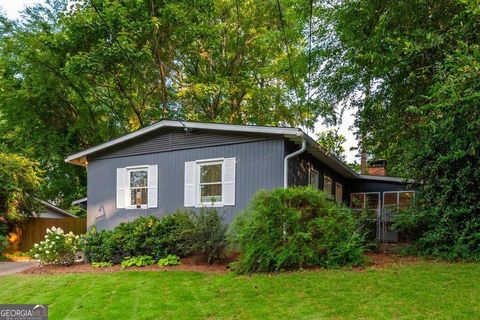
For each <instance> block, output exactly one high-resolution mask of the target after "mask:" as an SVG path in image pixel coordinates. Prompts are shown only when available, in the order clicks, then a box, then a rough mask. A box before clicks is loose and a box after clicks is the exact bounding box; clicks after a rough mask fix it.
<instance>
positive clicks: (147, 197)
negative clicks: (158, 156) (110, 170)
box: [116, 164, 158, 209]
mask: <svg viewBox="0 0 480 320" xmlns="http://www.w3.org/2000/svg"><path fill="white" fill-rule="evenodd" d="M157 199H158V165H156V164H154V165H141V166H134V167H124V168H117V188H116V207H117V209H147V208H156V207H157Z"/></svg>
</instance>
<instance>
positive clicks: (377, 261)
mask: <svg viewBox="0 0 480 320" xmlns="http://www.w3.org/2000/svg"><path fill="white" fill-rule="evenodd" d="M366 256H367V258H368V260H369V263H368V264H367V266H364V267H358V268H354V269H353V270H354V271H359V272H362V271H365V270H368V269H372V268H373V269H382V268H386V267H389V266H392V265H399V264H417V263H419V262H421V261H422V260H421V259H420V258H418V257H413V256H400V255H397V254H390V253H367V254H366ZM181 262H182V263H181V264H180V265H178V266H168V267H158V266H157V265H152V266H148V267H129V268H125V269H122V268H121V266H120V265H114V266H112V267H106V268H94V267H92V266H91V265H90V264H89V263H75V264H73V265H71V266H68V267H65V266H56V265H45V266H37V267H33V268H30V269H27V270H25V271H23V272H22V274H62V273H85V272H91V273H102V272H119V271H152V272H154V271H157V272H162V271H163V272H164V271H190V272H203V273H227V272H228V271H229V267H228V263H225V264H213V265H209V264H206V263H198V259H195V258H194V257H191V258H184V259H181ZM312 270H319V271H321V270H322V269H317V268H314V269H312Z"/></svg>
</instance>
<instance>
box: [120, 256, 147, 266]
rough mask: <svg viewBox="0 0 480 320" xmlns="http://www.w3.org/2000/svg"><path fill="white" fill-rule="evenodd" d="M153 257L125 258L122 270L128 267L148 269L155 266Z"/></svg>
mask: <svg viewBox="0 0 480 320" xmlns="http://www.w3.org/2000/svg"><path fill="white" fill-rule="evenodd" d="M154 263H155V261H154V260H153V258H152V257H151V256H136V257H125V258H124V259H123V261H122V268H127V267H146V266H151V265H152V264H154Z"/></svg>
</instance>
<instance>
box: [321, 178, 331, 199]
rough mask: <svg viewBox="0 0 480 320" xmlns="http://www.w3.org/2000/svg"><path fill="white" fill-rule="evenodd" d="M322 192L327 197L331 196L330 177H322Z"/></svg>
mask: <svg viewBox="0 0 480 320" xmlns="http://www.w3.org/2000/svg"><path fill="white" fill-rule="evenodd" d="M323 191H324V192H325V193H326V194H327V195H329V196H330V195H332V179H330V177H327V176H324V177H323Z"/></svg>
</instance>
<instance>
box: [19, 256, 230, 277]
mask: <svg viewBox="0 0 480 320" xmlns="http://www.w3.org/2000/svg"><path fill="white" fill-rule="evenodd" d="M228 270H229V268H228V265H227V264H212V265H209V264H206V263H198V262H196V259H195V258H184V259H181V264H180V265H178V266H168V267H159V266H157V265H152V266H147V267H129V268H125V269H122V267H121V266H120V265H118V264H117V265H114V266H111V267H106V268H94V267H92V265H91V264H89V263H83V262H81V263H75V264H73V265H71V266H67V267H66V266H57V265H44V266H37V267H33V268H30V269H27V270H25V271H23V272H22V274H58V273H84V272H93V273H102V272H118V271H157V272H158V271H190V272H204V273H226V272H228Z"/></svg>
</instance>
